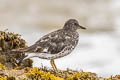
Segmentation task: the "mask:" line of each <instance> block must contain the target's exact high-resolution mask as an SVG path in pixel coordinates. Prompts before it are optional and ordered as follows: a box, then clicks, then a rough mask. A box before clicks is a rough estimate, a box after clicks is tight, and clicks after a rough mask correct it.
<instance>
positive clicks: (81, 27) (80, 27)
mask: <svg viewBox="0 0 120 80" xmlns="http://www.w3.org/2000/svg"><path fill="white" fill-rule="evenodd" d="M78 29H86V28H85V27H83V26H80V25H78Z"/></svg>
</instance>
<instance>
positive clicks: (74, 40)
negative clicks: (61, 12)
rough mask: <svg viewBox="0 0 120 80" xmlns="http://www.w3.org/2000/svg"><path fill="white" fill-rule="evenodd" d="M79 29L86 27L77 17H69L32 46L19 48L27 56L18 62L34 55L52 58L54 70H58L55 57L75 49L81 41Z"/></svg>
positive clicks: (62, 55) (65, 54)
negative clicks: (59, 27) (59, 26)
mask: <svg viewBox="0 0 120 80" xmlns="http://www.w3.org/2000/svg"><path fill="white" fill-rule="evenodd" d="M78 29H86V28H85V27H83V26H81V25H79V23H78V21H77V20H76V19H69V20H68V21H66V22H65V24H64V26H63V27H62V28H61V29H58V30H56V31H53V32H51V33H49V34H47V35H45V36H43V37H41V38H40V39H39V40H38V41H37V42H36V43H35V44H33V45H31V46H30V47H27V48H24V49H20V50H18V51H20V52H23V53H25V57H23V58H22V59H20V60H19V61H18V63H21V62H22V61H23V60H26V59H29V58H33V57H38V58H41V59H47V60H50V63H51V66H52V68H53V70H54V71H55V72H57V71H58V70H57V67H56V65H55V62H54V59H58V58H61V57H64V56H67V55H68V54H70V53H71V52H72V51H73V50H74V49H75V47H76V45H77V44H78V41H79V34H78V32H77V30H78Z"/></svg>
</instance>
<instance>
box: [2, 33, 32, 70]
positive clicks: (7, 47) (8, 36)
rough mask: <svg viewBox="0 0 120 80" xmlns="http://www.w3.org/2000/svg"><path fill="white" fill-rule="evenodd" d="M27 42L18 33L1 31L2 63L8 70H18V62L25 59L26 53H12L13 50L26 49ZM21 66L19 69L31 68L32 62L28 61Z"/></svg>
mask: <svg viewBox="0 0 120 80" xmlns="http://www.w3.org/2000/svg"><path fill="white" fill-rule="evenodd" d="M26 47H27V45H26V41H25V40H24V39H22V38H21V36H20V35H19V34H17V33H12V32H5V31H0V63H1V64H3V65H4V66H6V68H7V69H13V68H15V69H17V68H18V65H17V63H16V60H17V59H19V58H22V57H24V56H25V55H24V53H16V52H11V50H12V49H18V48H26ZM23 63H26V64H21V65H19V69H21V68H24V67H31V66H32V60H30V59H28V60H25V61H23Z"/></svg>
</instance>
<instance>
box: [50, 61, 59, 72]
mask: <svg viewBox="0 0 120 80" xmlns="http://www.w3.org/2000/svg"><path fill="white" fill-rule="evenodd" d="M50 63H51V65H52V68H53V70H54V71H55V72H58V70H57V67H56V66H55V63H54V59H51V60H50Z"/></svg>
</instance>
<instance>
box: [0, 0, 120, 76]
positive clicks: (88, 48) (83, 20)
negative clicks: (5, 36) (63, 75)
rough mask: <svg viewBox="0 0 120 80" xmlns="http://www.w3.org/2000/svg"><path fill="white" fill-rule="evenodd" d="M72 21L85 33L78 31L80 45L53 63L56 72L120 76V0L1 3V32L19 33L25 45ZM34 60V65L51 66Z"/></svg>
mask: <svg viewBox="0 0 120 80" xmlns="http://www.w3.org/2000/svg"><path fill="white" fill-rule="evenodd" d="M71 18H73V19H77V20H78V21H79V23H80V24H81V25H82V26H84V27H86V28H87V30H78V31H79V34H80V40H79V44H78V46H77V47H76V49H75V50H74V51H73V52H72V53H71V54H70V55H68V56H66V57H64V58H60V59H56V60H55V63H56V65H57V67H58V69H66V68H70V69H74V70H79V71H81V70H83V71H88V72H95V73H97V74H98V75H99V76H103V77H108V76H111V75H115V74H120V43H119V41H120V22H119V21H120V0H51V1H50V0H0V30H5V29H8V31H9V32H17V33H19V34H21V35H22V38H24V39H25V40H26V41H27V44H28V46H30V45H32V44H34V43H35V42H36V41H37V40H38V39H39V38H40V37H42V36H43V35H45V34H47V33H50V32H52V31H54V30H57V29H60V28H62V27H63V25H64V23H65V22H66V21H67V20H68V19H71ZM33 60H34V63H33V65H34V66H37V67H40V66H42V65H43V66H47V67H51V65H50V63H49V61H47V60H42V59H38V58H33Z"/></svg>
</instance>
